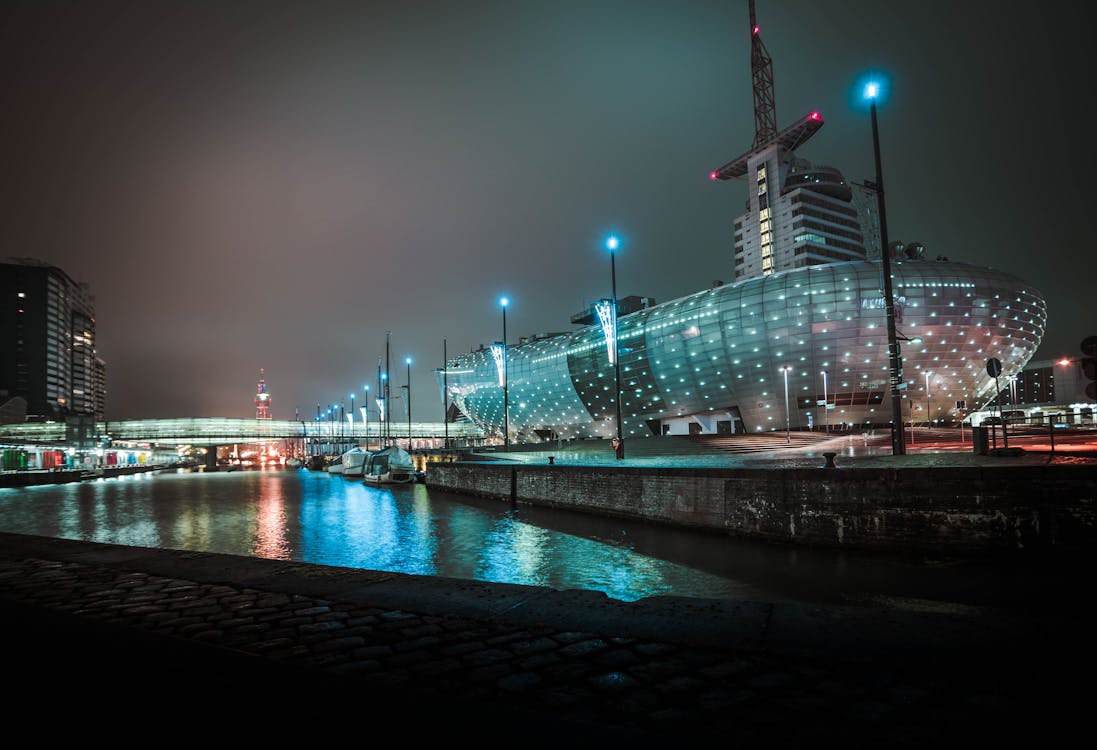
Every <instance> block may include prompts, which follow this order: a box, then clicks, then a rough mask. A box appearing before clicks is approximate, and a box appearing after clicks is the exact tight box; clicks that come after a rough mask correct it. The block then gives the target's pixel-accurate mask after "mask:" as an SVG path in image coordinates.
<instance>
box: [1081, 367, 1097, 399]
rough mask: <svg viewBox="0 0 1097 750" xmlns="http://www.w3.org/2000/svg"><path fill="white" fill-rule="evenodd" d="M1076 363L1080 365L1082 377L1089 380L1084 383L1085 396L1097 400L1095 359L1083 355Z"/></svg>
mask: <svg viewBox="0 0 1097 750" xmlns="http://www.w3.org/2000/svg"><path fill="white" fill-rule="evenodd" d="M1078 364H1080V365H1081V366H1082V377H1084V378H1085V379H1086V380H1088V381H1089V382H1088V383H1086V389H1085V391H1086V398H1089V399H1093V400H1094V401H1097V382H1094V381H1097V359H1094V358H1093V357H1083V358H1082V359H1081V360H1080V361H1079V362H1078Z"/></svg>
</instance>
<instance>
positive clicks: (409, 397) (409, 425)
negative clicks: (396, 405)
mask: <svg viewBox="0 0 1097 750" xmlns="http://www.w3.org/2000/svg"><path fill="white" fill-rule="evenodd" d="M404 363H405V364H407V366H408V384H407V386H406V387H407V389H408V450H409V451H410V450H411V357H404Z"/></svg>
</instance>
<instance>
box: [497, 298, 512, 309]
mask: <svg viewBox="0 0 1097 750" xmlns="http://www.w3.org/2000/svg"><path fill="white" fill-rule="evenodd" d="M509 304H510V300H509V299H507V298H506V297H500V298H499V307H503V308H505V307H506V306H507V305H509Z"/></svg>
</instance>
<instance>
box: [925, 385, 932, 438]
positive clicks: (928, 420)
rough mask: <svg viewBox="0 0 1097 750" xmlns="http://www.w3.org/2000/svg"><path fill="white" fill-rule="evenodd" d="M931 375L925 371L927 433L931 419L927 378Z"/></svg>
mask: <svg viewBox="0 0 1097 750" xmlns="http://www.w3.org/2000/svg"><path fill="white" fill-rule="evenodd" d="M932 374H933V373H932V372H929V371H928V370H927V371H926V431H927V432H928V431H929V427H930V421H931V418H930V415H929V376H930V375H932ZM926 439H927V440H928V439H929V438H926Z"/></svg>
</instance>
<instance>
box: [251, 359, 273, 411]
mask: <svg viewBox="0 0 1097 750" xmlns="http://www.w3.org/2000/svg"><path fill="white" fill-rule="evenodd" d="M255 418H256V419H270V394H269V393H267V381H266V380H265V379H264V378H263V369H262V368H260V369H259V390H258V391H256V393H255Z"/></svg>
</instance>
